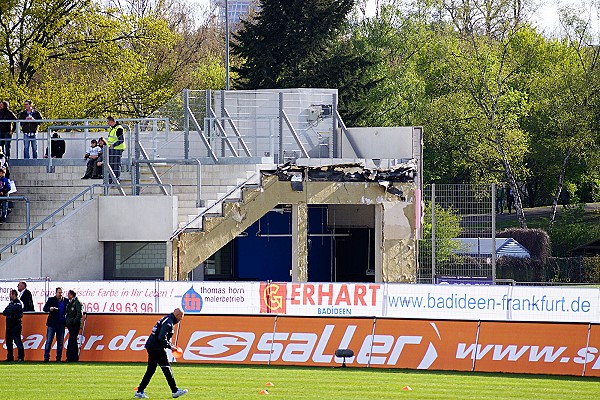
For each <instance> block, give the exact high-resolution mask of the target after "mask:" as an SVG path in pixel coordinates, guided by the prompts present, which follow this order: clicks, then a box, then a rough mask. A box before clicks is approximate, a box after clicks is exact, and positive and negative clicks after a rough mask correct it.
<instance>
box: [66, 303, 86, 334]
mask: <svg viewBox="0 0 600 400" xmlns="http://www.w3.org/2000/svg"><path fill="white" fill-rule="evenodd" d="M82 309H83V306H82V304H81V302H80V301H79V299H78V298H77V297H73V300H70V301H69V305H68V306H67V313H66V315H65V316H66V323H67V326H75V327H78V328H81V317H82V316H83V312H82Z"/></svg>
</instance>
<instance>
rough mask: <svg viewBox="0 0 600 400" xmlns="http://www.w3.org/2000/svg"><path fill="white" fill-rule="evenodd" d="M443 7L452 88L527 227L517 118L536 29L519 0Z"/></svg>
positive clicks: (523, 144) (525, 106) (465, 1)
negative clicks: (450, 43)
mask: <svg viewBox="0 0 600 400" xmlns="http://www.w3.org/2000/svg"><path fill="white" fill-rule="evenodd" d="M442 6H443V8H442V9H439V12H440V14H442V15H446V16H447V18H448V21H449V22H450V23H451V24H452V26H453V28H454V29H453V33H454V37H455V40H456V46H455V48H454V49H453V50H452V53H451V54H450V56H449V57H448V58H447V60H446V61H447V62H448V63H449V65H450V68H451V71H452V79H453V81H452V84H453V87H454V88H455V89H456V90H464V91H465V93H467V94H468V95H469V97H470V100H471V102H472V106H473V108H472V112H471V114H473V117H474V118H476V120H477V121H478V122H479V129H478V131H479V133H480V134H481V139H482V140H483V142H484V144H486V145H487V146H488V148H489V150H491V151H493V153H494V156H496V157H497V159H498V162H499V165H500V166H501V167H502V170H503V173H504V176H505V178H506V180H507V181H508V183H509V184H510V186H511V188H512V190H513V192H514V193H515V206H516V210H517V216H518V219H519V223H520V225H521V227H526V226H527V225H526V220H525V214H524V212H523V207H522V196H521V192H520V190H519V184H518V183H519V181H520V180H521V179H522V178H523V177H521V178H520V177H519V175H518V172H519V170H523V167H522V166H523V165H524V156H525V154H526V153H527V149H528V135H527V132H525V131H524V130H523V129H522V128H521V126H520V124H519V121H520V119H521V118H522V117H524V116H525V115H527V113H528V110H529V107H530V104H529V96H528V93H527V92H526V91H524V90H523V88H522V82H523V80H524V79H526V77H527V76H528V74H529V72H531V70H532V68H535V60H536V49H537V47H536V43H537V42H536V35H535V32H534V31H533V30H532V29H531V28H529V27H528V26H527V25H526V24H525V23H524V18H523V12H524V10H523V3H521V2H513V1H508V0H461V1H456V2H455V1H452V0H444V1H442Z"/></svg>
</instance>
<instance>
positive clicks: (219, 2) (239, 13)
mask: <svg viewBox="0 0 600 400" xmlns="http://www.w3.org/2000/svg"><path fill="white" fill-rule="evenodd" d="M212 1H213V4H214V6H216V7H217V9H218V11H219V21H221V23H222V24H223V25H225V0H212ZM255 4H256V2H255V1H254V0H228V1H227V8H228V9H229V15H228V16H229V24H230V25H229V26H230V27H231V28H233V29H234V30H235V26H236V25H237V24H239V22H240V19H241V18H242V17H243V16H244V15H246V14H248V12H249V11H250V10H251V9H252V7H254V6H255Z"/></svg>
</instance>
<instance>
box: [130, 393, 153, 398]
mask: <svg viewBox="0 0 600 400" xmlns="http://www.w3.org/2000/svg"><path fill="white" fill-rule="evenodd" d="M133 397H135V398H136V399H149V398H150V397H148V396H146V393H144V392H135V394H134V395H133Z"/></svg>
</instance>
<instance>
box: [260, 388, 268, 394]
mask: <svg viewBox="0 0 600 400" xmlns="http://www.w3.org/2000/svg"><path fill="white" fill-rule="evenodd" d="M258 394H269V391H268V390H267V389H263V390H261V391H260V392H258Z"/></svg>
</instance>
